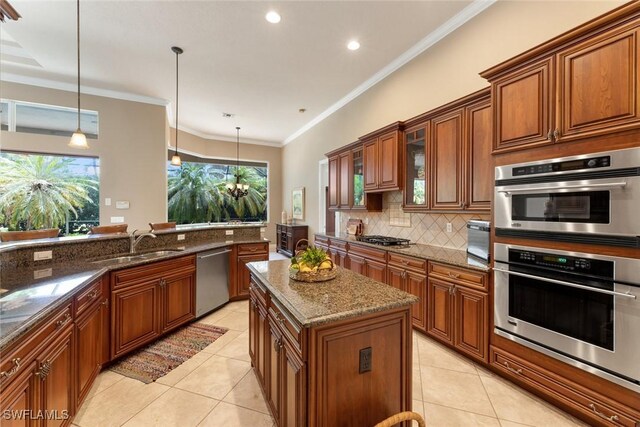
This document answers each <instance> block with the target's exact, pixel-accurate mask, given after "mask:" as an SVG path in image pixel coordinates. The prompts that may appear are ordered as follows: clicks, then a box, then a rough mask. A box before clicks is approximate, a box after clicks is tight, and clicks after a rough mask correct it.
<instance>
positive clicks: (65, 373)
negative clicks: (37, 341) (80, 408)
mask: <svg viewBox="0 0 640 427" xmlns="http://www.w3.org/2000/svg"><path fill="white" fill-rule="evenodd" d="M63 327H64V328H65V329H64V331H63V332H60V334H59V336H58V338H57V339H55V340H54V341H53V342H52V343H51V344H50V345H49V346H48V347H47V349H46V350H44V351H43V352H42V353H41V354H40V356H39V357H38V358H37V362H38V370H37V371H36V376H37V377H38V379H39V380H40V382H41V392H40V399H42V400H41V402H42V404H41V408H42V410H43V411H46V412H47V413H49V414H51V413H57V414H58V419H50V420H47V419H45V420H43V421H44V422H43V424H42V425H43V426H47V427H49V426H66V425H69V424H71V417H72V416H73V415H74V413H75V402H76V396H75V394H74V390H75V387H74V383H73V381H74V378H75V372H74V368H75V354H74V333H73V323H71V322H70V323H68V324H67V325H66V326H63ZM65 413H66V414H67V417H65Z"/></svg>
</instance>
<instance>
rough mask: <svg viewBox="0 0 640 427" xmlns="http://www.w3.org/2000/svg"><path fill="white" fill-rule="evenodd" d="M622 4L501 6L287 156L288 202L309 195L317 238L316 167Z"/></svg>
mask: <svg viewBox="0 0 640 427" xmlns="http://www.w3.org/2000/svg"><path fill="white" fill-rule="evenodd" d="M622 3H624V2H621V1H504V0H503V1H498V2H497V3H496V4H494V5H493V6H491V7H490V8H489V9H487V10H486V11H484V12H483V13H481V14H480V15H478V16H477V17H475V18H474V19H473V20H471V21H469V22H468V23H467V24H465V25H464V26H462V27H461V28H459V29H458V30H456V31H455V32H454V33H452V34H450V35H449V36H448V37H446V38H445V39H443V40H442V41H440V42H439V43H438V44H436V45H435V46H433V47H431V48H430V49H429V50H427V51H426V52H424V53H422V54H421V55H420V56H418V57H417V58H415V59H414V60H412V61H411V62H409V63H408V64H406V65H405V66H404V67H402V68H400V69H399V70H397V71H396V72H394V73H393V74H391V75H390V76H388V77H387V78H386V79H384V80H383V81H382V82H380V83H378V84H377V85H376V86H374V87H373V88H371V89H369V90H368V91H367V92H365V93H364V94H362V95H361V96H359V97H358V98H356V99H355V100H354V101H352V102H350V103H349V104H347V105H346V106H344V107H343V108H341V109H340V110H339V111H337V112H336V113H334V114H333V115H331V116H330V117H329V118H327V119H326V120H324V121H323V122H321V123H320V124H318V125H317V126H315V127H314V128H312V129H311V130H309V131H308V132H306V133H305V134H303V135H301V136H300V137H298V138H297V139H296V140H294V141H292V142H291V143H290V144H288V145H287V146H286V147H285V148H284V150H283V163H282V165H283V181H282V182H283V187H282V188H283V199H284V206H289V205H290V195H291V189H292V188H294V187H299V186H304V187H306V220H307V221H306V222H307V223H308V224H309V226H310V228H311V230H310V233H312V232H313V231H316V230H318V227H319V213H318V191H319V185H318V161H319V160H321V159H323V158H324V153H326V152H328V151H330V150H332V149H335V148H338V147H340V146H342V145H345V144H347V143H350V142H353V141H355V140H356V139H357V138H358V137H359V136H362V135H364V134H366V133H368V132H371V131H374V130H376V129H378V128H380V127H383V126H385V125H387V124H389V123H392V122H395V121H397V120H406V119H409V118H411V117H413V116H416V115H418V114H420V113H423V112H425V111H429V110H431V109H433V108H435V107H438V106H440V105H443V104H445V103H447V102H449V101H452V100H454V99H457V98H460V97H462V96H464V95H467V94H469V93H472V92H474V91H476V90H479V89H482V88H484V87H487V86H488V84H487V82H486V81H485V80H484V79H482V78H481V77H480V76H479V75H478V73H480V72H481V71H483V70H485V69H487V68H489V67H491V66H493V65H496V64H498V63H500V62H502V61H504V60H506V59H509V58H511V57H513V56H515V55H517V54H519V53H521V52H523V51H525V50H527V49H529V48H532V47H534V46H536V45H538V44H540V43H542V42H545V41H546V40H548V39H550V38H553V37H555V36H557V35H559V34H561V33H563V32H565V31H567V30H569V29H571V28H573V27H575V26H577V25H579V24H581V23H583V22H586V21H588V20H590V19H592V18H594V17H596V16H598V15H601V14H602V13H604V12H606V11H608V10H611V9H613V8H615V7H617V6H618V5H620V4H622Z"/></svg>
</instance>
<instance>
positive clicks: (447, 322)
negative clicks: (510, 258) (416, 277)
mask: <svg viewBox="0 0 640 427" xmlns="http://www.w3.org/2000/svg"><path fill="white" fill-rule="evenodd" d="M443 277H447V279H446V280H445V279H443ZM487 282H488V278H487V275H486V274H483V273H477V272H471V271H468V270H465V269H458V268H453V267H452V268H449V267H446V266H443V265H441V264H430V273H429V277H428V283H427V289H428V295H427V300H428V308H427V333H428V334H429V335H431V336H433V337H434V338H437V339H438V340H440V341H442V342H444V343H447V344H450V345H453V346H454V347H455V348H456V349H458V350H460V351H462V352H464V353H465V354H466V355H467V356H469V357H472V358H474V359H476V360H479V361H482V362H484V363H488V356H489V324H490V323H489V294H488V292H487V291H486V290H485V289H486V286H487Z"/></svg>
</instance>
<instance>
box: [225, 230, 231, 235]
mask: <svg viewBox="0 0 640 427" xmlns="http://www.w3.org/2000/svg"><path fill="white" fill-rule="evenodd" d="M224 234H226V235H227V236H233V230H224Z"/></svg>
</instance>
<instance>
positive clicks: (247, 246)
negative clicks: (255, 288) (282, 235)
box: [229, 243, 269, 300]
mask: <svg viewBox="0 0 640 427" xmlns="http://www.w3.org/2000/svg"><path fill="white" fill-rule="evenodd" d="M256 261H269V244H268V243H243V244H239V245H236V247H235V248H234V250H233V251H232V253H231V258H230V262H231V263H232V266H231V267H232V268H231V272H232V274H233V272H235V277H232V278H231V280H232V281H234V282H235V283H232V284H231V285H230V289H229V297H230V299H231V300H238V299H246V298H248V297H249V286H250V284H251V277H250V274H249V269H248V268H247V264H248V263H250V262H256ZM234 279H235V280H234Z"/></svg>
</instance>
